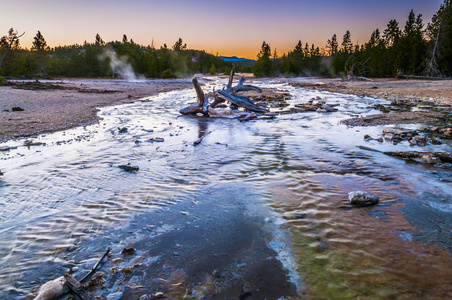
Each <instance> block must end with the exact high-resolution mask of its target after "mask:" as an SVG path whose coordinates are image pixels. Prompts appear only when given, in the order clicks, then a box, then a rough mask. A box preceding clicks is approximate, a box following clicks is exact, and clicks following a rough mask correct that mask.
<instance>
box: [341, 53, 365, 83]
mask: <svg viewBox="0 0 452 300" xmlns="http://www.w3.org/2000/svg"><path fill="white" fill-rule="evenodd" d="M355 55H356V51H355V52H353V53H352V54H351V55H350V57H349V58H348V59H347V61H346V62H345V72H346V74H347V80H369V79H368V78H366V77H361V76H356V75H355V74H354V71H355V68H356V67H363V68H364V67H366V64H367V62H368V61H369V59H370V57H368V58H367V59H366V60H365V61H358V62H355V63H353V64H352V65H351V67H350V68H349V69H348V68H347V65H348V62H349V61H350V60H351V59H352V58H355Z"/></svg>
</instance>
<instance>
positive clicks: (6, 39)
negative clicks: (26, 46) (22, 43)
mask: <svg viewBox="0 0 452 300" xmlns="http://www.w3.org/2000/svg"><path fill="white" fill-rule="evenodd" d="M24 34H25V32H24V33H22V34H20V35H19V34H18V31H17V30H14V29H13V28H11V29H9V30H8V35H4V36H3V37H2V38H1V39H0V47H1V48H3V49H5V50H4V52H3V55H2V59H1V60H0V68H1V67H2V65H3V62H4V60H5V58H6V54H7V53H8V51H9V50H11V49H14V48H17V47H18V46H19V38H20V37H22V36H23V35H24Z"/></svg>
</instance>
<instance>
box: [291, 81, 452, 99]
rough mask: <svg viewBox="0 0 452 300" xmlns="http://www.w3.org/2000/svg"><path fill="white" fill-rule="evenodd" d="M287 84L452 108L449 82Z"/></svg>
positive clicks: (308, 82) (451, 91)
mask: <svg viewBox="0 0 452 300" xmlns="http://www.w3.org/2000/svg"><path fill="white" fill-rule="evenodd" d="M287 81H288V82H290V83H292V84H293V85H295V86H298V87H304V88H311V89H316V90H321V91H330V92H335V93H341V94H351V95H357V96H367V97H376V98H381V99H387V100H389V101H393V100H412V101H418V100H421V101H434V102H435V103H437V104H442V105H451V104H452V80H400V79H369V81H345V80H341V79H339V78H322V79H303V78H297V79H288V80H287Z"/></svg>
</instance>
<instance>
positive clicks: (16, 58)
mask: <svg viewBox="0 0 452 300" xmlns="http://www.w3.org/2000/svg"><path fill="white" fill-rule="evenodd" d="M20 36H21V35H20V34H18V32H17V31H15V30H14V29H10V30H9V32H8V35H6V36H4V37H3V38H2V40H1V42H0V55H1V56H0V57H1V58H3V59H2V62H0V75H2V76H8V77H19V78H30V77H36V76H41V77H54V76H68V77H115V76H117V75H118V76H119V75H121V76H130V75H136V76H145V77H148V78H174V77H183V76H187V75H190V74H194V73H198V72H201V73H212V74H215V73H217V72H224V71H226V72H228V70H230V66H231V63H226V62H224V61H223V60H222V59H220V58H218V57H216V56H215V55H212V54H209V53H206V52H205V51H199V50H191V49H187V45H186V44H185V43H183V41H182V39H180V38H179V40H177V41H176V42H175V44H174V45H173V46H172V47H171V48H168V47H167V45H166V44H165V45H163V46H162V47H160V49H156V48H155V47H154V46H153V45H150V46H141V45H138V44H136V43H135V42H134V41H133V40H129V39H128V38H127V36H126V35H124V36H123V38H122V41H114V42H109V43H105V42H104V41H103V40H102V38H101V37H100V36H99V34H97V35H96V37H95V41H94V43H88V42H85V43H84V44H83V45H71V46H59V47H55V48H52V49H51V48H49V47H48V46H47V42H46V41H45V38H44V37H43V35H42V34H41V32H39V31H38V33H37V34H36V36H35V37H34V40H33V46H32V48H31V49H30V50H27V49H23V48H21V47H20V44H19V37H20ZM126 73H127V74H126ZM130 73H134V74H130Z"/></svg>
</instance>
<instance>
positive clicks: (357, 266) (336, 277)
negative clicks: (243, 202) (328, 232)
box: [292, 230, 407, 299]
mask: <svg viewBox="0 0 452 300" xmlns="http://www.w3.org/2000/svg"><path fill="white" fill-rule="evenodd" d="M292 242H293V246H292V251H293V253H294V256H295V257H296V263H297V265H298V266H299V272H300V273H301V275H302V276H303V278H304V284H305V287H306V291H305V292H306V294H307V295H308V296H309V298H311V299H348V298H355V299H356V298H358V297H372V298H373V299H375V298H380V299H384V298H388V297H399V296H400V295H401V294H404V292H407V291H406V290H401V289H400V288H398V287H397V286H396V284H395V283H394V282H396V281H397V278H395V277H394V276H393V275H391V274H388V273H383V272H380V271H379V270H378V266H375V264H374V262H372V261H369V260H367V259H365V258H363V257H356V255H349V254H348V253H346V252H344V251H335V250H334V249H327V250H324V251H323V249H321V248H320V249H319V247H318V239H316V238H314V237H308V236H306V235H305V234H304V233H303V232H300V231H295V230H292ZM319 252H320V253H319Z"/></svg>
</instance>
